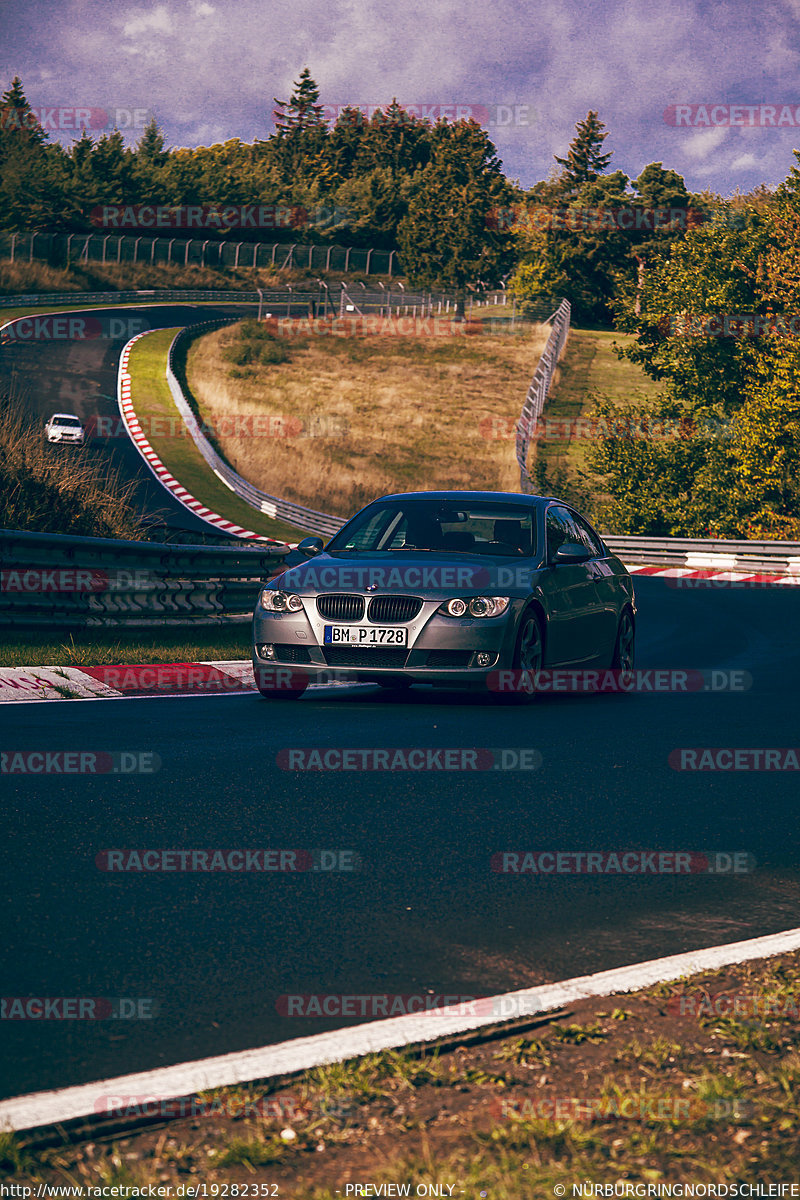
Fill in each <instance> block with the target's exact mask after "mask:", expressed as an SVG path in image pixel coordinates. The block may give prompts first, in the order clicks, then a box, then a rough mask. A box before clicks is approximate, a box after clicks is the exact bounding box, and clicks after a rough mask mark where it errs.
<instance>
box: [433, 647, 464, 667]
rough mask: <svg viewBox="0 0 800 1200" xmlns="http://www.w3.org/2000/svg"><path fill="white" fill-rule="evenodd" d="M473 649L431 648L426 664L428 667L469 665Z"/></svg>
mask: <svg viewBox="0 0 800 1200" xmlns="http://www.w3.org/2000/svg"><path fill="white" fill-rule="evenodd" d="M471 656H472V651H471V650H431V652H430V654H429V655H428V657H427V659H426V660H425V665H426V666H428V667H467V666H469V660H470V658H471Z"/></svg>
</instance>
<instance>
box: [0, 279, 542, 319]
mask: <svg viewBox="0 0 800 1200" xmlns="http://www.w3.org/2000/svg"><path fill="white" fill-rule="evenodd" d="M507 303H508V300H507V297H506V295H505V293H504V292H503V291H502V290H495V291H477V290H475V291H469V292H468V293H467V301H466V308H467V312H470V311H472V310H473V309H474V308H481V309H490V308H491V309H496V308H498V307H499V308H501V309H503V315H501V316H497V317H495V316H494V315H493V316H492V317H491V321H492V324H493V325H494V324H495V322H496V324H497V328H498V329H501V328H503V327H505V326H514V327H519V328H524V327H525V325H526V324H530V322H531V321H539V320H543V319H544V318H545V317H546V316H547V315H548V314H549V313H551V312H552V306H551V305H549V304H547V303H543V304H542V305H541V306H539V309H537V310H536V311H532V312H530V313H526V316H525V317H524V318H523V317H521V316H520V315H519V314H517V313H516V306H515V304H514V302H513V300H512V301H511V302H510V303H511V310H512V311H511V314H510V315H509V314H507V313H506V312H505V306H506V305H507ZM97 304H102V305H114V304H119V305H123V304H124V305H131V304H141V305H142V306H146V305H148V304H249V305H256V304H257V305H258V306H259V313H258V315H259V317H263V316H265V315H267V314H269V315H272V316H281V315H286V316H290V315H297V313H298V312H305V313H308V314H309V315H311V316H315V317H317V316H321V317H327V316H332V315H340V316H343V315H346V314H347V313H349V312H356V313H378V314H380V315H384V316H391V315H396V316H405V315H409V314H410V315H414V316H438V315H440V314H449V313H454V312H455V309H456V296H455V295H454V294H453V293H452V292H433V291H429V292H421V291H414V290H412V289H410V288H406V287H404V285H403V284H402V283H399V282H395V283H393V284H387V285H383V284H379V285H378V286H377V287H372V288H368V287H367V285H366V284H363V283H352V282H348V283H339V284H333V283H332V284H330V285H328V284H326V283H324V282H323V281H322V280H318V281H316V283H315V284H311V283H305V284H303V286H302V287H300V286H298V287H292V286H286V287H283V288H256V289H255V290H250V291H245V290H238V291H233V290H231V289H216V290H215V289H205V290H200V289H191V288H170V289H160V290H159V289H156V288H146V289H143V288H139V289H135V290H134V289H129V290H127V291H119V292H37V293H25V294H19V295H7V296H0V308H31V307H35V306H37V305H47V306H48V307H50V306H53V305H64V306H68V307H70V308H75V309H78V308H89V307H91V306H92V305H97Z"/></svg>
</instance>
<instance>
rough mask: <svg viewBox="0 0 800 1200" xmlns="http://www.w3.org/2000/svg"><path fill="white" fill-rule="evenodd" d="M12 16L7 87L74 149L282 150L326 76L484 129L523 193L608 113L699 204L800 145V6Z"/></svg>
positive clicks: (639, 151)
mask: <svg viewBox="0 0 800 1200" xmlns="http://www.w3.org/2000/svg"><path fill="white" fill-rule="evenodd" d="M4 11H5V13H6V15H5V17H3V13H4ZM0 18H2V24H3V46H2V48H1V49H0V60H1V61H2V71H0V85H2V90H3V91H4V90H6V89H7V88H8V87H9V86H10V83H11V80H12V78H13V77H14V75H19V76H20V78H21V80H22V84H23V88H24V91H25V94H26V96H27V98H28V101H29V103H30V104H31V105H32V107H33V108H34V109H36V110H37V112H38V111H40V110H41V111H42V115H43V118H44V122H43V123H44V124H45V128H47V129H48V131H49V133H50V137H51V138H57V139H58V140H59V141H61V142H62V143H63V144H65V145H69V143H70V142H71V140H72V139H73V137H76V136H78V135H77V134H76V133H74V132H73V130H74V129H75V127H76V126H80V125H81V124H90V126H91V128H90V132H94V133H95V134H96V133H97V132H98V130H99V127H100V125H101V124H102V123H103V122H104V120H106V119H108V120H116V123H117V124H118V126H119V127H120V128H121V129H122V130H123V132H124V133H125V136H126V140H127V141H128V142H135V141H136V140H137V139H138V137H139V136H141V129H142V126H143V124H144V123H145V121H146V119H147V117H148V116H150V115H154V116H155V118H156V120H157V121H158V124H159V126H160V127H161V129H162V131H163V133H164V136H165V139H166V143H167V145H168V146H175V147H177V146H199V145H206V146H207V145H211V144H212V143H214V142H219V141H225V140H227V139H229V138H235V137H238V138H240V139H241V140H242V141H252V140H253V139H254V138H265V137H267V136H269V134H270V132H271V131H272V129H273V128H274V125H273V117H272V112H273V109H274V104H273V97H278V98H279V99H288V97H289V96H290V94H291V92H292V89H293V84H294V82H295V81H296V80H297V78H298V76H299V74H300V71H301V70H302V69H303V68H304V67H308V68H309V69H310V71H311V75H312V77H313V78H314V80H315V81H316V83H317V85H318V86H319V89H320V93H321V96H320V99H321V102H322V103H323V104H325V105H327V106H329V111H330V112H331V113H332V112H333V111H334V110H335V106H337V105H344V104H348V103H350V104H357V105H362V106H370V105H371V106H380V105H384V104H387V103H389V102H390V101H391V100H392V98H393V97H397V99H398V101H399V102H400V103H401V104H403V105H406V106H409V107H411V106H415V107H416V108H417V109H419V111H420V112H422V111H424V110H427V112H428V113H429V114H432V115H436V114H437V113H438V112H440V111H442V107H441V106H445V112H446V113H447V114H448V115H451V116H456V115H459V112H460V114H461V115H473V116H475V117H476V119H478V120H480V121H481V123H482V124H483V125H484V126H485V127H486V128H487V130H488V132H489V135H490V136H491V138H492V141H493V142H494V144H495V146H496V147H497V150H498V154H499V157H500V158H501V160H502V162H503V169H504V171H505V173H506V174H507V175H508V176H509V177H510V178H512V179H516V180H518V181H519V182H520V183H521V184H522V185H523V186H524V187H529V186H531V185H532V184H533V183H535V182H536V181H537V180H539V179H545V178H547V176H548V175H549V174H550V172H551V171H552V169H553V167H554V161H553V156H554V155H556V154H558V155H560V156H563V155H564V154H565V153H566V150H567V148H568V146H569V143H570V141H571V139H572V137H573V136H574V132H575V124H576V122H577V121H579V120H582V119H583V118H584V117H585V116H586V114H587V112H588V111H589V109H595V110H597V111H598V113H599V116H600V120H601V121H602V122H603V123H604V125H605V126H606V128H607V129H608V130H609V136H608V137H607V139H606V142H605V148H606V149H607V150H612V151H613V157H612V159H611V163H610V167H609V169H610V170H621V171H624V172H625V174H626V175H628V176H629V177H630V178H631V179H635V178H636V177H637V176H638V175H639V173H640V172H641V170H642V169H643V167H645V166H646V165H647V164H648V163H650V162H662V163H663V165H664V166H665V167H666V168H669V169H672V170H675V171H677V172H678V173H679V174H680V175H682V176H683V177H684V179H685V181H686V184H687V187H688V188H689V189H690V191H702V190H704V189H709V190H711V191H714V192H718V193H720V194H721V195H723V196H730V195H732V194H734V192H736V191H737V190H738V191H740V192H747V191H749V190H750V189H752V188H753V187H755V186H757V185H758V184H760V183H766V184H767V185H769V186H774V185H776V184H777V183H779V182H780V181H781V180H782V179H784V178H785V177H786V175H787V174H788V172H789V169H790V167H792V166H793V165H795V162H796V160H795V158H794V156H793V154H792V151H793V149H794V148H795V147H800V0H762V2H761V3H759V4H755V3H753V2H752V0H728V2H725V0H722V3H708V2H706V0H661V3H658V2H656V0H601V2H597V0H589V2H588V3H587V2H583V3H582V2H579V0H532V2H529V3H524V2H522V0H402V3H396V2H393V0H392V2H387V0H292V3H291V4H283V5H279V4H274V3H271V2H270V0H266V2H265V0H157V2H155V3H150V4H141V3H136V2H132V0H113V2H112V0H29V3H28V4H26V5H25V6H22V7H20V6H19V5H16V4H14V5H12V4H11V3H10V2H9V0H0ZM432 106H435V107H432ZM77 110H82V111H83V115H80V114H79V113H78V111H77ZM86 110H91V116H89V115H86ZM101 114H102V115H101Z"/></svg>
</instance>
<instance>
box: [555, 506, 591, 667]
mask: <svg viewBox="0 0 800 1200" xmlns="http://www.w3.org/2000/svg"><path fill="white" fill-rule="evenodd" d="M545 536H546V539H547V569H546V570H545V572H544V573H543V577H542V591H543V592H544V594H545V598H546V602H547V607H548V611H549V619H548V639H547V665H548V666H554V665H556V664H561V663H581V662H586V661H587V660H590V659H592V658H594V657H596V655H597V653H598V629H599V626H600V624H601V614H602V605H601V603H600V599H599V597H598V593H597V584H596V581H595V575H594V568H593V560H592V559H591V558H590V559H588V560H587V561H586V562H579V563H556V561H555V555H556V551H557V550H558V548H559V547H560V546H563V545H564V544H565V543H567V542H577V543H578V545H584V544H585V543H584V541H583V538H582V536H581V533H580V531H579V529H578V526H577V525H576V523H575V521H574V519H573V514H572V513H571V512H570V511H569V509H568V508H565V507H564V506H563V505H561V504H551V505H550V507H549V508H548V509H547V512H546V514H545Z"/></svg>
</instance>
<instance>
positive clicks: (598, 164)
mask: <svg viewBox="0 0 800 1200" xmlns="http://www.w3.org/2000/svg"><path fill="white" fill-rule="evenodd" d="M607 137H608V130H607V129H606V127H605V125H604V124H603V122H602V121H601V120H599V118H598V116H597V113H596V112H594V111H590V112H589V113H588V114H587V116H586V120H585V121H578V124H577V125H576V126H575V137H574V138H573V139H572V141H571V143H570V147H569V150H568V151H567V157H566V158H559V157H558V155H557V154H556V155H555V156H554V157H555V160H556V162H557V163H558V164H559V166H561V167H563V170H562V172H561V178H560V180H559V183H560V184H561V188H562V192H563V193H566V194H567V195H571V194H573V193H575V192H577V191H579V189H580V188H582V187H583V186H584V185H585V184H587V183H594V182H595V180H596V179H597V178H598V177H599V176H600V175H602V174H604V172H605V170H606V167H607V166H608V164H609V162H610V161H611V154H612V151H609V152H608V154H603V153H601V151H602V148H603V142H604V141H605V139H606V138H607Z"/></svg>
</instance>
